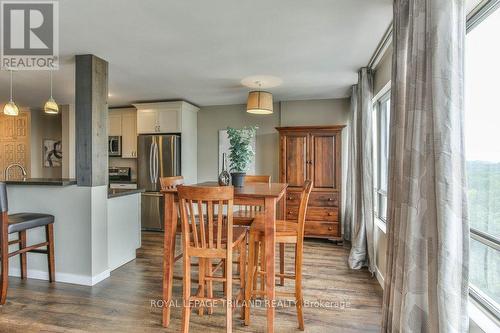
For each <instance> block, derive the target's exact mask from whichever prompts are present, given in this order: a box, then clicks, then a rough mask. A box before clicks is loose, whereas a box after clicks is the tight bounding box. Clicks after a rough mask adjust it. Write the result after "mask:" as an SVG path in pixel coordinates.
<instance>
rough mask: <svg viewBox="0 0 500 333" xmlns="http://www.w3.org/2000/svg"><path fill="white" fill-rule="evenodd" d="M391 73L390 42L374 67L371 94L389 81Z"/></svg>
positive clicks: (374, 93) (375, 92)
mask: <svg viewBox="0 0 500 333" xmlns="http://www.w3.org/2000/svg"><path fill="white" fill-rule="evenodd" d="M391 75H392V44H391V45H389V47H388V48H387V50H386V51H385V53H384V55H383V56H382V59H380V62H379V63H378V64H377V67H375V77H374V78H373V95H374V96H375V95H377V93H378V92H379V91H380V90H381V89H382V88H384V86H385V85H386V84H387V82H389V81H391Z"/></svg>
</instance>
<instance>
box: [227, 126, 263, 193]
mask: <svg viewBox="0 0 500 333" xmlns="http://www.w3.org/2000/svg"><path fill="white" fill-rule="evenodd" d="M256 132H257V127H255V126H250V127H243V128H240V129H236V128H231V127H228V128H227V135H228V137H229V145H230V147H229V161H230V165H229V168H230V171H231V182H232V184H233V186H236V187H242V186H243V185H244V183H245V175H246V172H247V170H248V166H249V165H250V163H251V162H252V158H253V157H254V155H255V152H254V151H253V147H252V140H253V139H254V138H255V133H256Z"/></svg>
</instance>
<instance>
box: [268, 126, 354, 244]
mask: <svg viewBox="0 0 500 333" xmlns="http://www.w3.org/2000/svg"><path fill="white" fill-rule="evenodd" d="M344 127H345V126H343V125H337V126H299V127H277V128H276V129H277V130H278V132H279V135H280V182H282V183H288V190H287V193H286V196H285V200H283V201H282V203H281V207H280V213H281V218H283V217H284V218H285V219H287V220H296V219H297V215H298V209H299V207H298V205H299V202H300V191H301V189H302V185H303V184H304V181H305V180H306V179H310V180H312V181H313V190H312V192H311V196H310V197H309V205H308V209H307V214H306V223H305V236H306V237H318V238H328V239H331V240H336V241H341V240H342V230H341V223H340V213H341V212H340V206H341V202H342V192H341V189H342V172H341V168H342V163H341V159H342V142H341V135H342V129H343V128H344Z"/></svg>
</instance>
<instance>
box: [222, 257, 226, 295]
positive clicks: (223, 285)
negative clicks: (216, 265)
mask: <svg viewBox="0 0 500 333" xmlns="http://www.w3.org/2000/svg"><path fill="white" fill-rule="evenodd" d="M222 276H226V259H222ZM222 291H223V292H224V296H226V295H227V281H224V282H222Z"/></svg>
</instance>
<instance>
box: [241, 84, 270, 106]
mask: <svg viewBox="0 0 500 333" xmlns="http://www.w3.org/2000/svg"><path fill="white" fill-rule="evenodd" d="M256 83H257V84H258V85H259V90H256V91H251V92H249V93H248V99H247V112H248V113H253V114H272V113H273V94H271V93H270V92H267V91H262V90H260V82H256Z"/></svg>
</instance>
